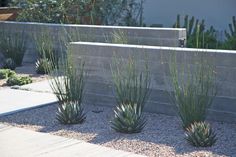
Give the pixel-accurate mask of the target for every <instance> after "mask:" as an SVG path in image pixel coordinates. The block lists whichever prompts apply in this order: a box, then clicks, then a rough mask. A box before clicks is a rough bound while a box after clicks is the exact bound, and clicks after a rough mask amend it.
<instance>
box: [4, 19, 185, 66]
mask: <svg viewBox="0 0 236 157" xmlns="http://www.w3.org/2000/svg"><path fill="white" fill-rule="evenodd" d="M0 30H7V31H10V32H17V31H18V32H21V31H24V32H25V34H26V38H27V39H28V40H27V50H26V53H25V57H24V62H25V63H33V62H34V61H35V59H36V53H35V45H34V42H33V41H34V38H35V36H37V34H39V33H40V32H47V33H50V35H51V36H52V37H53V39H54V40H55V41H54V44H55V45H56V47H59V46H60V43H58V42H57V41H56V40H59V39H62V38H63V36H65V35H68V34H72V36H79V37H74V38H76V40H75V41H89V42H110V40H111V38H112V34H113V33H114V32H118V31H121V32H123V33H124V34H126V36H127V38H128V41H129V44H136V45H153V46H156V45H158V46H169V47H172V46H173V47H177V46H179V39H186V30H185V29H182V28H177V29H176V28H149V27H122V26H96V25H69V24H47V23H29V22H10V21H0Z"/></svg>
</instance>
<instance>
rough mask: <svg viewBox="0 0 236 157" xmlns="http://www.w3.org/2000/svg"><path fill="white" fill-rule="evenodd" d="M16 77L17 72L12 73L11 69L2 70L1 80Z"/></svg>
mask: <svg viewBox="0 0 236 157" xmlns="http://www.w3.org/2000/svg"><path fill="white" fill-rule="evenodd" d="M15 75H16V73H15V71H12V70H10V69H0V79H7V78H9V77H13V76H15Z"/></svg>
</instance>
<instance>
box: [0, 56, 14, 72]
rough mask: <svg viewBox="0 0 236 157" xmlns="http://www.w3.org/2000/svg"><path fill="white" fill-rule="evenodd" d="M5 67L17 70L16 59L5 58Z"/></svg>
mask: <svg viewBox="0 0 236 157" xmlns="http://www.w3.org/2000/svg"><path fill="white" fill-rule="evenodd" d="M3 68H4V69H11V70H15V69H16V64H15V61H14V60H13V59H11V58H7V59H5V61H4V63H3Z"/></svg>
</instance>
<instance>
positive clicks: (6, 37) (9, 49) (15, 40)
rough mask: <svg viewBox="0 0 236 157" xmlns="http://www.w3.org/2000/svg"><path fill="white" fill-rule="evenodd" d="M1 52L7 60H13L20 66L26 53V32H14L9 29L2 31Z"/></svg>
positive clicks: (0, 34)
mask: <svg viewBox="0 0 236 157" xmlns="http://www.w3.org/2000/svg"><path fill="white" fill-rule="evenodd" d="M0 51H1V52H2V53H3V55H4V57H5V58H11V59H13V60H14V62H15V64H16V65H17V66H20V65H21V64H22V60H23V57H24V54H25V51H26V40H25V34H24V31H21V32H19V31H17V32H13V31H10V30H8V29H1V30H0Z"/></svg>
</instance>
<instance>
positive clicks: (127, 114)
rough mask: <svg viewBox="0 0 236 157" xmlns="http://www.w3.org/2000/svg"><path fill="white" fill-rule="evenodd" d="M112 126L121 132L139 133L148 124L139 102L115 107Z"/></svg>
mask: <svg viewBox="0 0 236 157" xmlns="http://www.w3.org/2000/svg"><path fill="white" fill-rule="evenodd" d="M114 112H115V117H114V119H113V120H112V121H111V128H112V129H114V130H115V131H117V132H121V133H129V134H131V133H139V132H141V131H142V130H143V128H144V127H145V125H146V119H145V118H144V117H143V115H142V109H141V108H140V107H138V105H137V104H121V105H119V106H117V107H116V109H115V111H114Z"/></svg>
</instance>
